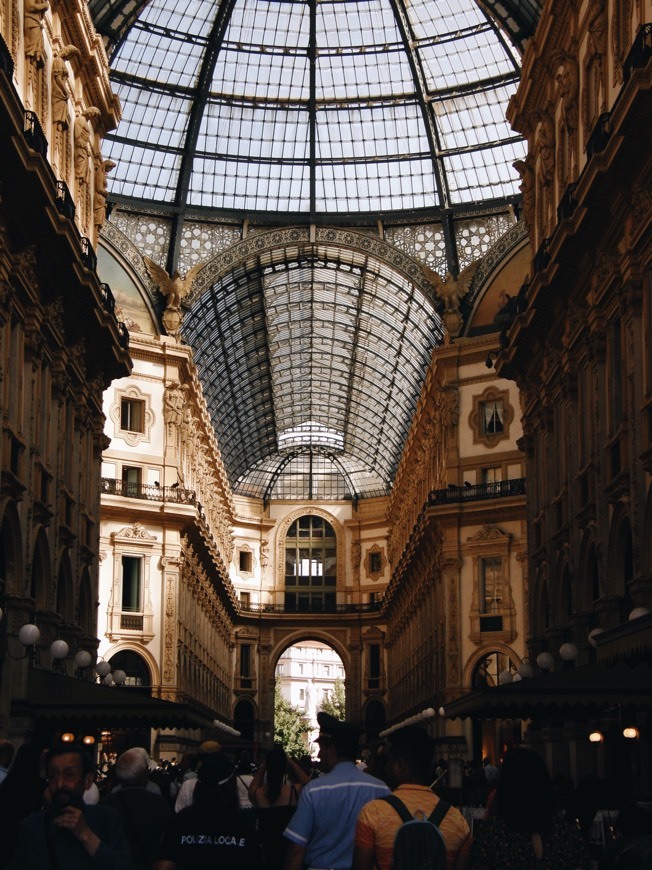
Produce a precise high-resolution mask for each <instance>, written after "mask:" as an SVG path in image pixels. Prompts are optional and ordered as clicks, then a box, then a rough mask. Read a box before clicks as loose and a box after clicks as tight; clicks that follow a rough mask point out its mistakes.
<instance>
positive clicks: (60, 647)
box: [50, 640, 70, 659]
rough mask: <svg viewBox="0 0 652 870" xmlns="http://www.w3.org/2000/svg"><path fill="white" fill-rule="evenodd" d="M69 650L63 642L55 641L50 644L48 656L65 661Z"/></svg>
mask: <svg viewBox="0 0 652 870" xmlns="http://www.w3.org/2000/svg"><path fill="white" fill-rule="evenodd" d="M69 649H70V647H69V646H68V644H67V643H66V642H65V640H55V641H52V643H51V644H50V655H51V656H52V658H53V659H65V657H66V656H67V655H68V650H69Z"/></svg>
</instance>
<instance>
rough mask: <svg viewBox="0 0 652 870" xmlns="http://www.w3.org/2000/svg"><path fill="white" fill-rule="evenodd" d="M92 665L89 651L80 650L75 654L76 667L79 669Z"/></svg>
mask: <svg viewBox="0 0 652 870" xmlns="http://www.w3.org/2000/svg"><path fill="white" fill-rule="evenodd" d="M90 663H91V654H90V653H89V652H88V650H85V649H80V650H79V651H78V652H77V653H76V654H75V667H77V668H87V667H88V666H89V665H90Z"/></svg>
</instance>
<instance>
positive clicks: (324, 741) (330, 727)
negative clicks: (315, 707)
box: [315, 713, 361, 773]
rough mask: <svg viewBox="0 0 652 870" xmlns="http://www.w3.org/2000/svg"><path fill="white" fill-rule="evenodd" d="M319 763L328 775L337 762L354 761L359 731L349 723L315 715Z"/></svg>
mask: <svg viewBox="0 0 652 870" xmlns="http://www.w3.org/2000/svg"><path fill="white" fill-rule="evenodd" d="M317 722H318V723H319V737H317V740H316V741H315V742H316V743H317V744H318V745H319V761H320V764H321V767H322V769H323V770H324V771H325V772H326V773H328V771H329V770H332V769H333V768H334V767H335V765H336V764H337V763H338V761H355V760H356V758H357V755H358V741H359V739H360V733H361V729H360V728H358V727H357V726H356V725H353V724H351V723H350V722H341V721H340V720H339V719H336V718H335V717H334V716H331V715H330V714H328V713H317Z"/></svg>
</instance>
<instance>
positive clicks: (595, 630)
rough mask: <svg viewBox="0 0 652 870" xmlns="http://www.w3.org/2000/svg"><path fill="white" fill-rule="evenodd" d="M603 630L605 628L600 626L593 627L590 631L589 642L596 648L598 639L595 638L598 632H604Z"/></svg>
mask: <svg viewBox="0 0 652 870" xmlns="http://www.w3.org/2000/svg"><path fill="white" fill-rule="evenodd" d="M603 631H604V628H600V627H599V626H598V627H597V628H593V629H591V631H590V632H589V643H590V644H591V646H592V647H593V648H594V649H595V647H596V646H597V643H596V641H595V638H596V636H597V635H598V634H602V632H603Z"/></svg>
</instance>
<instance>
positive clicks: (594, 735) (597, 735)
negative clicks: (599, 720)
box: [589, 731, 604, 743]
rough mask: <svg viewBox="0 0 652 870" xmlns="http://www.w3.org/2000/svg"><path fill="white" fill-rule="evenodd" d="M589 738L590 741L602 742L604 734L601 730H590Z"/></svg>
mask: <svg viewBox="0 0 652 870" xmlns="http://www.w3.org/2000/svg"><path fill="white" fill-rule="evenodd" d="M589 740H590V741H591V743H602V741H603V740H604V736H603V735H602V732H601V731H591V733H590V734H589Z"/></svg>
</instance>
